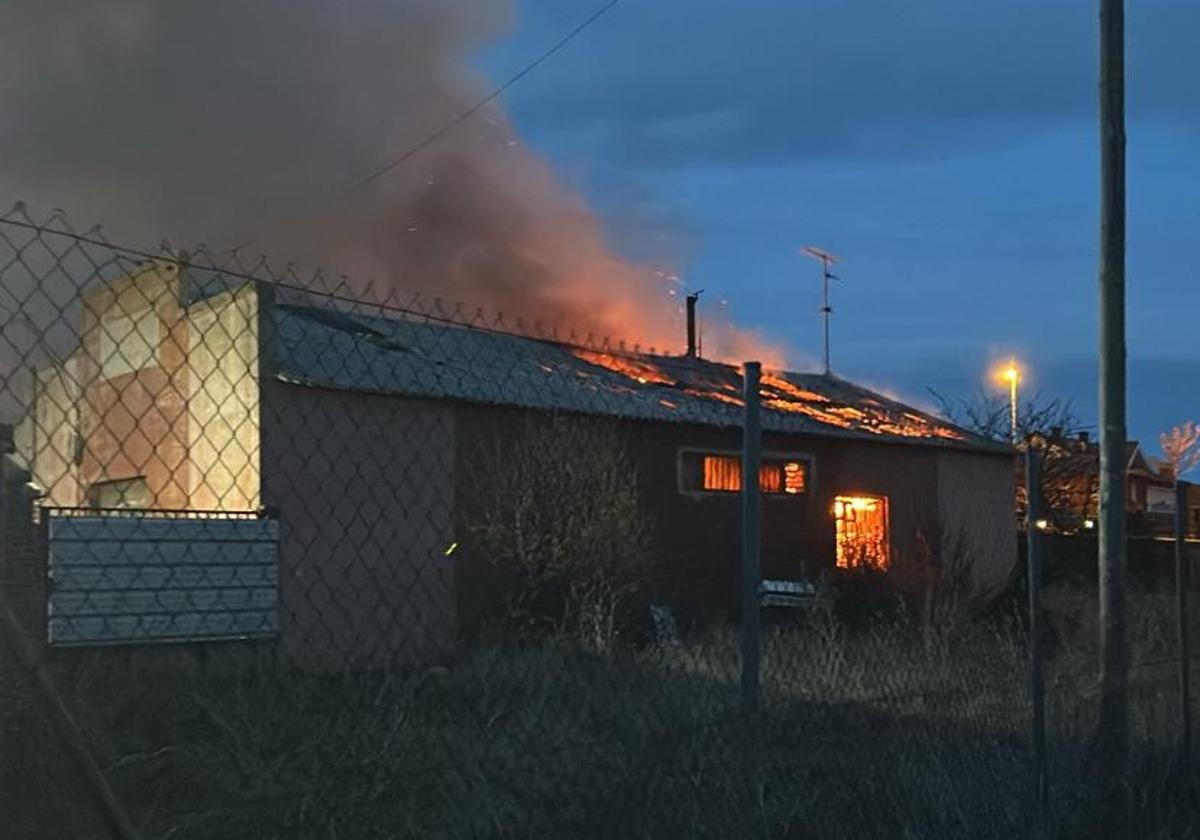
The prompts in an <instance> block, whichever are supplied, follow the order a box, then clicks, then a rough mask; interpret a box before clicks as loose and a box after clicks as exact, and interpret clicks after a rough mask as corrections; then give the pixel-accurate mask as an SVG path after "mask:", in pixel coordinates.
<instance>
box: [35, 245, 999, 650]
mask: <svg viewBox="0 0 1200 840" xmlns="http://www.w3.org/2000/svg"><path fill="white" fill-rule="evenodd" d="M345 308H346V307H340V308H339V305H338V304H337V302H336V301H334V300H330V299H326V298H317V297H316V296H312V295H307V294H302V293H293V292H289V290H287V289H282V288H278V287H275V286H271V285H266V284H258V283H250V282H242V281H237V282H233V281H232V280H231V279H230V278H228V277H224V276H222V275H219V274H218V273H215V272H199V271H197V270H195V269H191V268H189V269H186V270H184V269H181V268H180V266H179V264H177V263H174V262H170V261H159V262H151V263H147V264H146V265H144V266H143V267H142V268H141V269H139V271H137V272H135V273H134V274H132V275H131V276H129V277H126V278H123V279H120V280H117V281H115V282H113V283H109V284H106V285H104V286H102V287H100V288H98V289H96V290H94V291H93V292H91V293H90V294H89V295H88V296H87V298H86V299H85V302H84V314H83V318H82V324H81V332H80V337H81V341H80V344H79V347H78V349H77V350H76V352H75V353H74V354H72V355H71V356H70V357H69V358H67V359H65V360H63V362H62V363H60V364H58V365H56V366H54V367H53V368H51V369H48V370H44V371H41V372H39V374H38V376H37V377H36V382H37V386H36V389H35V390H36V393H35V395H34V400H33V403H32V409H31V411H30V414H29V416H28V417H27V418H26V420H25V421H24V422H23V423H22V424H21V426H20V427H19V428H18V430H17V433H16V437H17V439H18V441H19V444H18V447H17V448H18V450H20V451H22V452H23V455H22V458H23V460H24V462H25V464H26V466H27V469H28V471H29V472H30V474H31V477H32V483H33V484H34V485H36V486H37V487H38V488H40V493H41V494H42V498H41V503H42V505H43V506H44V507H47V508H51V509H55V510H61V511H71V510H74V511H78V510H83V511H91V512H93V513H94V514H95V515H98V516H104V515H109V514H113V515H118V514H119V515H122V516H129V515H136V513H137V511H139V510H144V511H148V512H154V511H178V510H182V511H189V512H193V513H197V514H201V515H202V514H211V515H245V514H248V513H250V512H254V511H258V512H259V515H265V516H268V517H270V518H272V519H275V520H277V521H278V564H279V568H278V573H277V574H275V575H270V576H269V580H272V581H277V585H278V599H279V600H278V616H279V618H278V627H277V630H278V633H279V634H280V635H281V636H282V637H283V639H284V641H285V642H287V641H289V640H290V641H291V642H292V643H293V647H294V648H295V649H296V650H297V651H299V650H304V652H305V655H306V656H310V657H311V656H313V655H314V651H317V652H318V653H319V651H320V650H322V649H324V650H326V651H327V652H328V653H329V655H330V656H331V657H338V656H342V655H344V652H345V650H346V649H347V648H349V647H357V649H362V650H364V652H366V653H367V654H370V653H371V652H376V653H378V652H380V651H384V652H386V651H387V650H390V649H394V648H395V649H398V648H400V647H408V646H411V644H412V643H413V640H414V638H417V637H428V638H430V639H437V638H445V637H447V636H448V635H452V634H453V632H454V628H455V627H456V626H458V622H459V619H460V615H459V613H460V612H461V610H462V609H463V604H465V603H467V601H468V600H469V599H465V600H464V597H463V593H464V592H466V591H467V590H469V589H470V586H471V577H472V572H471V565H470V551H469V548H468V550H464V551H455V549H456V547H457V546H458V545H459V543H460V541H462V540H464V538H465V535H464V525H463V516H464V509H465V507H466V506H468V505H469V504H470V500H471V498H472V494H473V486H472V483H473V475H474V466H475V465H476V464H478V463H479V461H480V460H481V459H482V458H483V457H484V455H485V451H486V449H487V447H489V446H492V445H494V444H495V443H496V441H500V442H501V444H502V443H503V441H504V440H506V439H511V438H512V436H513V435H515V434H517V433H518V432H519V430H520V428H521V424H522V423H523V422H525V421H526V420H528V419H529V418H530V417H538V416H545V415H548V414H569V415H573V416H577V417H582V418H587V417H594V418H598V419H603V420H604V422H610V423H616V424H617V425H618V426H619V427H620V429H621V435H622V438H623V440H624V441H625V442H626V443H627V445H628V449H629V452H630V454H631V458H632V460H633V462H634V464H635V466H636V470H635V473H636V474H635V476H631V477H630V480H631V481H636V482H637V483H638V486H639V489H640V494H639V495H640V498H641V499H642V501H643V504H644V506H645V508H646V513H647V514H648V516H649V518H650V519H651V520H652V521H653V533H654V537H653V553H654V555H655V559H656V561H657V562H656V568H657V569H658V570H659V572H658V574H656V576H655V581H654V583H653V586H654V589H655V593H654V594H655V597H656V599H657V600H659V601H663V602H666V603H670V604H673V605H676V606H677V607H678V608H679V609H681V610H687V611H695V612H714V611H715V612H720V611H725V610H729V609H732V608H733V607H734V605H735V604H736V601H737V598H736V592H737V585H736V581H737V569H738V558H739V550H738V545H739V533H740V508H739V505H738V494H739V491H740V490H741V463H740V446H741V431H740V425H741V422H742V411H743V404H742V389H743V382H742V377H741V372H740V370H739V368H737V367H734V366H731V365H727V364H721V363H718V362H714V361H709V360H706V359H703V358H700V357H699V356H698V355H697V354H696V353H695V352H694V348H692V352H688V353H686V354H683V355H674V356H666V355H647V354H635V353H625V352H617V351H616V350H615V349H584V348H581V347H578V346H574V345H568V344H563V343H558V342H555V341H548V340H541V339H535V338H530V337H523V336H519V335H514V334H511V333H504V332H496V331H492V330H489V329H485V328H477V327H471V326H466V325H462V324H454V323H447V322H444V321H438V320H433V319H429V318H415V317H412V316H411V315H409V316H401V315H400V314H398V313H389V312H387V311H383V310H376V311H373V312H372V313H371V314H364V313H363V312H362V311H361V309H362V307H360V306H357V305H356V306H353V307H351V309H352V311H345ZM761 387H762V390H761V396H762V404H763V414H762V425H763V430H764V438H763V445H764V456H763V463H762V470H761V473H760V478H759V486H760V488H761V491H762V493H763V496H764V504H763V557H762V567H763V573H764V577H766V578H770V579H777V580H785V581H787V580H791V581H800V580H811V579H813V578H815V577H817V576H820V575H823V574H826V573H837V571H838V570H843V571H853V570H862V569H870V570H875V571H879V572H882V573H887V574H895V575H897V577H898V578H899V577H902V576H903V574H904V573H906V572H908V571H910V570H913V569H916V570H920V571H921V573H922V574H927V573H928V572H929V571H930V570H937V569H941V570H942V573H944V574H949V573H950V571H951V570H953V571H954V572H955V574H956V575H957V576H958V578H959V580H960V582H961V583H962V585H963V586H965V587H967V588H968V589H969V590H970V592H971V593H973V594H975V595H980V596H984V595H987V594H989V593H992V592H994V591H996V590H997V589H998V588H1000V587H1001V586H1002V585H1003V584H1004V583H1005V582H1006V581H1007V580H1008V577H1009V574H1010V572H1011V571H1012V568H1013V565H1014V562H1015V558H1016V544H1015V541H1016V535H1015V529H1014V523H1013V517H1012V510H1013V505H1014V500H1013V496H1014V481H1013V472H1014V471H1013V453H1012V450H1011V449H1010V448H1009V447H1007V446H1003V445H997V444H995V443H993V442H990V441H987V440H984V439H982V438H979V437H976V436H974V435H972V434H971V433H970V432H967V431H965V430H963V429H960V428H956V427H955V426H953V425H951V424H949V423H948V422H946V421H945V420H943V419H941V418H938V417H935V416H932V415H930V414H927V413H925V412H923V411H920V410H918V409H916V408H913V407H910V406H907V405H904V404H902V403H900V402H897V401H896V400H893V399H890V398H888V397H885V396H883V395H881V394H878V393H875V392H872V391H870V390H868V389H865V388H863V387H860V386H858V385H855V384H853V383H851V382H848V381H846V380H844V379H840V378H838V377H835V376H830V375H814V374H798V373H788V372H771V373H768V374H766V375H764V377H763V379H762V386H761ZM562 457H563V458H564V459H570V457H571V453H570V452H563V453H562ZM579 491H580V492H587V488H579ZM264 512H265V513H264Z"/></svg>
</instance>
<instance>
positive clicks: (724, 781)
mask: <svg viewBox="0 0 1200 840" xmlns="http://www.w3.org/2000/svg"><path fill="white" fill-rule="evenodd" d="M1048 603H1049V604H1050V605H1051V607H1052V608H1053V609H1054V611H1055V612H1054V616H1055V622H1056V624H1057V625H1058V627H1059V630H1058V633H1056V637H1057V638H1058V640H1059V641H1058V643H1057V644H1056V645H1055V646H1054V649H1053V657H1052V665H1051V668H1050V672H1049V675H1048V677H1049V682H1048V685H1049V698H1048V712H1049V722H1050V735H1051V741H1050V747H1051V760H1052V766H1051V777H1050V778H1051V786H1052V791H1053V803H1054V804H1053V808H1052V812H1051V813H1050V814H1049V815H1047V818H1046V821H1045V823H1044V824H1039V820H1038V816H1037V809H1036V807H1035V799H1034V796H1033V788H1032V772H1031V767H1032V764H1031V751H1030V748H1029V742H1028V715H1029V712H1028V708H1029V706H1028V693H1027V686H1026V681H1025V677H1026V664H1025V662H1026V658H1025V649H1026V644H1025V641H1024V638H1023V637H1022V635H1021V632H1020V630H1019V628H1018V627H1017V626H1016V623H1015V622H1012V621H1006V620H997V621H992V622H979V621H976V622H966V621H963V622H961V623H958V624H957V625H956V626H955V630H954V632H952V633H951V632H947V633H940V634H938V635H937V636H936V637H934V638H933V639H932V640H931V639H930V638H929V637H926V636H923V635H922V634H921V633H919V632H918V633H915V632H913V625H912V624H911V623H909V622H907V621H905V620H902V619H897V620H886V621H885V620H878V621H876V622H874V623H873V624H871V625H870V626H869V627H867V628H866V629H865V630H862V631H854V630H851V629H849V628H847V626H846V625H844V624H842V623H841V622H839V621H838V620H837V619H836V617H835V616H834V615H833V614H832V613H830V612H816V613H813V614H811V615H809V616H808V617H807V618H806V619H805V620H803V621H793V622H785V623H783V624H781V625H775V626H773V627H772V628H771V629H770V630H769V631H768V633H767V635H766V637H765V639H764V649H763V662H764V675H763V680H764V699H765V707H764V711H763V713H762V715H761V716H760V717H758V718H753V719H751V718H747V717H746V716H745V715H743V714H742V713H741V712H740V711H739V708H738V704H737V671H736V668H737V659H736V638H735V636H734V634H733V633H732V632H714V633H712V634H710V635H706V636H703V637H697V638H690V639H685V640H684V642H683V644H682V645H680V646H678V647H673V648H668V649H659V648H648V647H642V648H632V647H626V646H617V647H615V648H613V649H610V650H609V651H608V652H607V653H606V654H605V655H599V654H597V653H596V652H595V651H593V650H590V649H588V648H586V647H584V646H582V645H580V644H579V643H578V641H577V640H576V639H575V638H574V637H573V635H566V636H563V637H560V638H548V637H542V638H540V639H538V640H537V641H534V642H529V643H525V644H487V645H477V646H474V647H472V648H471V649H468V650H464V651H462V653H461V655H460V656H459V657H458V658H457V659H456V660H455V661H452V662H448V663H446V665H445V666H444V667H437V668H433V669H426V670H412V671H407V672H403V673H399V672H397V673H389V674H372V675H359V676H356V677H336V678H335V677H321V676H316V675H312V674H307V675H305V674H301V673H297V672H295V671H291V670H289V669H286V668H283V667H280V666H277V665H275V664H273V663H271V662H270V661H269V660H263V659H262V658H261V657H255V656H252V655H247V656H245V657H235V656H232V655H231V652H230V651H228V650H226V651H225V652H224V653H223V654H221V655H218V656H214V657H211V658H210V659H209V660H208V661H207V663H198V662H197V661H196V660H195V659H194V658H193V656H192V655H191V654H190V653H189V652H187V651H186V649H183V650H178V651H176V652H173V653H172V652H167V651H161V650H150V649H148V650H144V651H141V652H138V653H137V654H135V655H133V656H132V657H128V658H126V657H114V656H113V655H112V653H111V652H106V653H96V654H94V655H90V656H88V657H86V658H85V659H84V660H81V662H80V663H78V664H77V665H76V666H75V667H73V668H72V669H71V671H70V673H69V674H68V673H67V672H65V671H64V672H63V673H62V674H60V676H62V677H63V678H64V679H66V680H67V682H66V684H68V685H69V686H70V691H71V693H72V696H73V697H75V698H76V699H77V700H85V701H86V703H85V704H84V705H85V708H82V709H81V715H82V719H83V720H82V722H83V723H84V724H85V727H86V729H87V731H88V732H90V733H91V734H92V736H93V737H94V744H93V745H94V748H95V749H96V751H97V753H98V755H99V758H100V760H101V763H102V764H103V765H104V766H105V768H106V771H107V773H108V774H109V776H110V778H111V779H112V780H113V783H114V785H115V786H116V788H117V791H118V794H119V795H120V797H121V798H122V799H123V801H125V802H126V803H127V804H128V806H129V808H130V809H131V810H132V811H133V812H134V814H135V816H136V819H137V820H138V821H139V822H140V823H141V824H142V825H143V826H144V830H145V836H146V837H148V838H163V839H164V840H165V838H172V840H190V839H191V838H205V839H206V840H208V838H216V839H217V840H220V838H245V837H254V838H263V840H269V839H270V838H310V837H311V838H342V837H353V838H410V837H411V838H418V837H419V838H428V837H445V838H464V840H465V838H501V837H513V838H517V837H519V838H562V837H572V838H664V837H671V838H674V837H681V838H682V837H687V838H721V840H727V838H818V837H819V838H832V839H833V840H838V839H839V838H846V840H849V838H863V837H910V838H939V840H941V838H960V837H961V838H972V840H979V838H982V839H983V840H987V839H988V838H997V839H998V838H1004V840H1010V838H1016V837H1047V838H1049V837H1080V838H1083V837H1090V836H1094V834H1093V833H1092V831H1093V828H1094V826H1091V825H1089V823H1088V820H1089V818H1090V815H1091V814H1092V813H1093V812H1094V809H1093V808H1092V804H1093V803H1091V801H1090V800H1089V798H1088V789H1087V785H1086V782H1085V779H1086V772H1085V770H1086V767H1087V760H1088V759H1087V755H1086V751H1085V749H1084V746H1083V745H1084V744H1085V742H1086V736H1087V735H1088V734H1089V732H1090V726H1091V724H1092V721H1093V716H1094V710H1095V706H1096V701H1095V672H1094V662H1095V656H1094V651H1093V650H1092V649H1091V648H1090V647H1089V644H1088V640H1089V639H1090V637H1091V632H1090V629H1091V623H1093V622H1094V617H1093V616H1089V615H1088V613H1087V609H1088V606H1087V605H1088V604H1089V603H1090V599H1083V598H1076V597H1074V596H1071V595H1070V594H1069V593H1056V594H1052V596H1051V597H1048ZM1168 615H1169V610H1168V609H1167V604H1166V603H1165V602H1163V601H1161V600H1156V599H1152V598H1149V597H1147V598H1143V599H1140V600H1139V601H1138V603H1137V609H1136V610H1135V620H1134V621H1133V626H1134V627H1135V628H1136V631H1137V632H1136V639H1135V646H1134V647H1135V650H1137V651H1139V655H1140V662H1139V664H1138V665H1137V666H1136V667H1135V669H1134V674H1135V681H1134V692H1133V698H1132V707H1133V710H1134V720H1135V724H1136V727H1135V737H1136V740H1137V750H1136V763H1135V774H1134V775H1133V776H1132V777H1131V787H1132V792H1133V798H1134V802H1135V807H1136V809H1137V810H1136V819H1137V825H1138V826H1139V829H1140V831H1141V834H1140V836H1143V837H1162V838H1165V837H1192V836H1196V829H1197V822H1196V818H1195V814H1194V813H1193V812H1192V811H1190V810H1189V809H1188V807H1186V806H1185V805H1184V804H1182V802H1181V800H1180V798H1179V796H1178V794H1177V787H1176V786H1174V785H1173V783H1172V781H1171V777H1170V775H1169V773H1168V772H1167V771H1168V769H1169V767H1170V762H1171V758H1172V746H1173V744H1174V743H1175V739H1176V737H1177V735H1176V733H1177V732H1178V721H1177V706H1176V703H1177V693H1176V691H1175V687H1174V683H1173V674H1174V668H1173V666H1172V665H1171V664H1170V663H1169V662H1167V664H1166V665H1165V666H1164V665H1162V662H1161V660H1162V659H1163V658H1164V657H1169V655H1170V652H1171V646H1170V638H1171V635H1170V626H1169V620H1168V619H1167V616H1168ZM917 626H919V624H918V625H917ZM1156 663H1157V664H1156ZM67 678H69V679H67ZM9 725H10V726H18V727H22V728H23V729H24V730H25V734H26V735H27V736H28V735H30V734H34V733H37V736H38V738H39V739H43V740H40V741H39V742H40V743H42V744H44V745H46V749H45V751H44V753H43V755H42V758H41V760H40V761H38V762H36V763H33V764H31V765H30V766H29V767H28V768H27V773H28V777H27V778H26V780H25V788H24V789H25V790H27V791H28V792H29V798H28V799H27V800H25V801H23V802H22V803H21V804H22V805H23V806H25V807H26V808H29V809H33V806H35V805H38V804H40V805H41V806H43V807H44V808H45V809H47V811H48V812H50V814H51V817H61V813H55V812H56V811H57V812H61V810H62V809H63V806H64V802H63V801H62V799H61V798H60V794H61V790H62V788H61V787H60V785H61V781H62V768H61V767H58V768H57V769H55V767H56V765H55V763H54V761H53V757H54V755H55V752H54V749H53V747H54V740H53V737H52V736H51V735H50V734H49V733H44V734H43V733H41V732H40V730H39V729H38V728H39V727H41V724H40V723H39V721H38V718H36V716H32V715H31V714H29V715H27V714H22V715H20V716H18V717H17V718H11V719H10V720H9ZM52 770H54V772H56V773H57V775H54V776H50V775H48V774H50V773H51V771H52ZM73 795H74V796H79V792H78V791H75V790H73ZM73 801H76V802H78V801H79V800H73ZM20 825H24V826H32V825H33V822H32V821H28V822H26V823H22V824H20ZM6 836H14V837H22V836H28V837H38V836H54V832H53V831H44V832H42V833H36V832H34V831H33V829H32V827H31V828H30V829H29V832H28V833H26V834H24V835H22V834H20V833H18V834H8V835H6ZM72 836H76V837H83V836H87V835H85V834H84V833H83V832H81V831H75V832H74V833H73V834H72ZM94 836H98V837H99V836H102V835H101V834H100V833H99V832H97V833H96V834H95V835H94Z"/></svg>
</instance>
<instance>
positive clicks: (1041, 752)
mask: <svg viewBox="0 0 1200 840" xmlns="http://www.w3.org/2000/svg"><path fill="white" fill-rule="evenodd" d="M1025 494H1026V504H1025V541H1026V549H1027V551H1026V554H1027V558H1026V559H1027V563H1028V566H1027V576H1028V586H1029V666H1030V667H1029V688H1030V700H1031V701H1032V704H1033V753H1034V765H1035V770H1034V772H1035V774H1036V784H1037V798H1038V807H1039V808H1040V809H1042V812H1043V813H1044V812H1045V809H1046V805H1047V801H1048V800H1047V793H1048V791H1047V782H1046V697H1045V683H1044V679H1043V675H1042V555H1041V550H1042V539H1041V536H1042V535H1041V530H1040V529H1039V528H1038V518H1039V516H1040V515H1041V513H1042V459H1041V455H1040V453H1039V452H1038V450H1037V449H1035V448H1034V446H1033V442H1032V441H1030V442H1029V443H1028V444H1027V446H1026V449H1025Z"/></svg>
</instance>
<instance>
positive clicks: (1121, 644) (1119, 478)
mask: <svg viewBox="0 0 1200 840" xmlns="http://www.w3.org/2000/svg"><path fill="white" fill-rule="evenodd" d="M1125 468H1126V464H1125V8H1124V0H1100V523H1099V525H1100V529H1099V530H1100V557H1099V564H1100V568H1099V573H1100V718H1099V726H1098V729H1097V732H1096V747H1097V748H1098V753H1099V754H1098V756H1097V757H1098V758H1099V764H1098V765H1097V770H1098V772H1099V774H1100V779H1101V784H1102V785H1103V788H1104V789H1103V790H1102V794H1103V795H1104V796H1105V799H1106V800H1107V801H1108V802H1109V804H1110V806H1111V807H1113V808H1119V809H1120V810H1119V811H1118V812H1116V813H1112V814H1111V815H1110V816H1111V817H1113V818H1115V819H1113V820H1110V821H1109V829H1108V830H1109V831H1112V832H1114V834H1120V833H1121V832H1123V831H1124V830H1125V826H1124V814H1125V809H1124V807H1122V805H1121V804H1120V803H1121V802H1123V800H1124V798H1125V797H1124V792H1123V790H1122V785H1121V782H1122V777H1123V776H1124V771H1125V766H1126V759H1127V756H1128V749H1129V699H1128V682H1129V674H1128V669H1129V656H1128V640H1127V633H1126V620H1125V565H1126V545H1125Z"/></svg>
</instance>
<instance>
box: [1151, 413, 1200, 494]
mask: <svg viewBox="0 0 1200 840" xmlns="http://www.w3.org/2000/svg"><path fill="white" fill-rule="evenodd" d="M1158 445H1159V446H1160V447H1161V448H1162V453H1163V462H1164V463H1165V465H1166V467H1167V469H1168V470H1170V473H1171V478H1174V479H1178V478H1180V477H1181V476H1183V475H1184V474H1185V473H1187V472H1188V471H1189V470H1192V469H1195V468H1196V466H1197V465H1200V426H1198V425H1196V422H1195V421H1194V420H1188V421H1187V422H1186V423H1183V424H1181V425H1179V426H1175V427H1174V428H1172V429H1171V430H1170V431H1167V432H1163V433H1162V434H1160V435H1159V436H1158Z"/></svg>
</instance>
